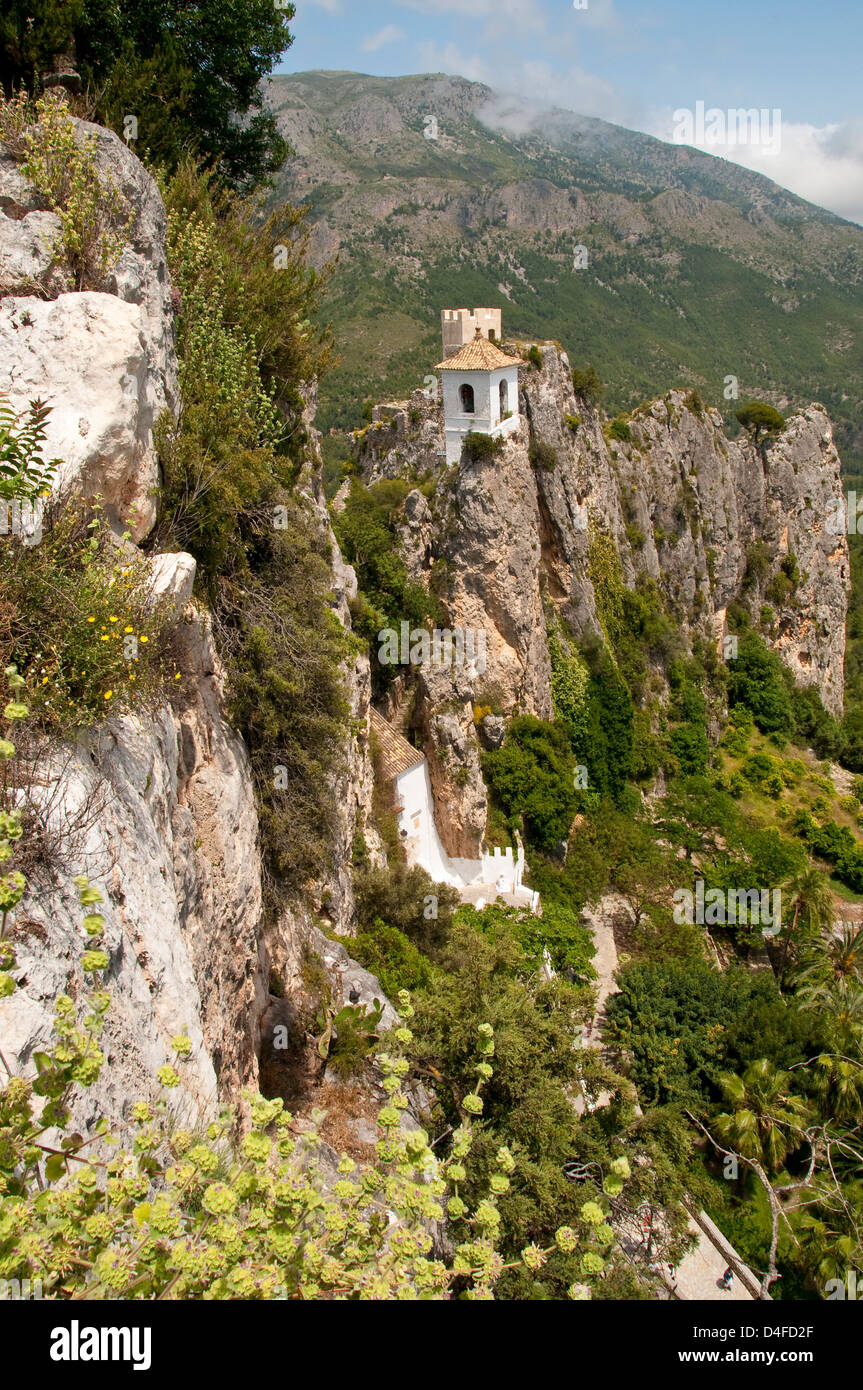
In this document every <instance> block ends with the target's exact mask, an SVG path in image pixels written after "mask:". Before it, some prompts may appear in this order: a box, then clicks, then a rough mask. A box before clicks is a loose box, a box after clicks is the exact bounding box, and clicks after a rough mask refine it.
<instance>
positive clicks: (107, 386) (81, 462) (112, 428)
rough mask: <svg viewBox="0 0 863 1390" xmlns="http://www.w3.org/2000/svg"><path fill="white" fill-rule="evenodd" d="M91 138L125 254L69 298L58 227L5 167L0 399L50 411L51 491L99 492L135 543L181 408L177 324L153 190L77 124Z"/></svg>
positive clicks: (133, 161) (116, 146) (134, 165)
mask: <svg viewBox="0 0 863 1390" xmlns="http://www.w3.org/2000/svg"><path fill="white" fill-rule="evenodd" d="M76 127H77V131H78V134H79V136H80V138H81V139H85V138H87V137H89V136H91V135H94V136H95V138H96V145H95V151H94V157H95V163H96V170H97V174H98V176H99V178H101V179H102V181H103V182H104V183H105V184H106V185H111V186H113V187H114V188H115V189H116V190H117V192H118V193H119V194H120V196H121V198H122V200H123V206H124V207H125V208H126V209H128V212H129V215H130V216H131V223H130V227H129V232H128V246H127V247H126V249H125V250H124V251H123V253H122V255H121V256H120V258H119V260H118V261H117V263H116V264H115V265H114V266H113V267H111V269H110V270H109V271H108V273H107V274H106V275H105V276H104V278H103V280H102V281H101V282H100V283H99V284H98V285H95V286H93V287H92V288H91V289H88V290H87V291H86V292H83V293H77V292H75V286H74V284H73V283H72V279H71V276H70V275H69V273H68V271H67V270H66V269H65V268H64V266H63V265H62V264H61V263H58V262H57V260H56V258H55V257H54V256H53V254H52V248H53V246H54V244H55V241H56V238H57V235H58V233H59V231H60V220H59V218H58V217H56V216H55V215H54V214H53V213H51V212H49V211H46V210H45V207H44V203H43V200H42V199H41V198H40V196H39V194H38V193H37V192H36V190H35V189H34V188H33V187H32V186H31V185H30V184H29V183H28V182H27V180H26V178H25V177H24V175H23V173H22V170H21V167H20V164H18V163H17V162H16V161H14V160H13V159H11V158H10V157H9V155H8V154H5V155H2V157H0V248H2V249H0V295H5V296H6V297H5V298H2V299H0V395H3V396H7V397H8V398H9V401H10V403H11V404H12V405H13V406H14V407H15V409H16V410H19V411H24V410H25V409H26V407H27V405H28V403H29V402H30V401H32V400H35V399H37V398H39V399H41V400H43V401H46V402H47V403H48V404H49V405H50V406H51V415H50V417H49V420H48V429H47V439H46V443H45V447H44V451H43V452H44V457H45V458H46V459H54V458H56V459H60V460H61V461H62V467H61V468H60V470H59V472H58V484H59V485H60V486H62V487H70V488H72V489H73V490H74V491H76V492H79V493H81V494H82V495H84V496H93V495H95V494H96V493H101V494H102V497H103V499H104V504H105V509H106V514H107V515H108V517H109V520H110V521H111V522H112V524H113V525H115V526H116V528H117V529H118V530H123V529H125V528H126V527H127V525H128V528H129V530H130V531H131V532H132V535H133V537H134V538H135V539H136V540H140V539H142V538H143V537H144V536H146V535H147V534H148V533H149V531H150V530H151V529H152V527H153V524H154V522H155V519H156V505H155V500H154V496H153V494H154V490H155V488H156V485H157V483H158V480H159V479H158V467H157V461H156V453H155V449H154V445H153V429H154V426H155V424H156V422H157V420H158V419H159V416H160V415H161V414H162V412H163V411H165V410H169V411H176V409H177V402H178V397H177V389H178V388H177V360H176V352H175V346H174V314H173V308H172V299H171V281H170V276H169V274H168V264H167V253H166V247H165V239H166V233H167V219H166V215H165V208H164V205H163V203H162V200H161V198H160V196H159V192H158V189H157V188H156V185H155V183H154V181H153V179H152V178H151V177H150V175H149V174H148V173H147V171H146V170H145V169H144V166H143V165H142V164H141V163H140V161H139V160H138V159H137V158H136V157H135V156H134V155H133V154H132V153H131V152H130V151H129V150H128V149H127V148H126V146H125V145H124V144H123V142H122V141H121V140H119V139H118V138H117V136H116V135H114V134H113V132H111V131H107V130H104V129H102V128H101V127H98V126H91V125H89V124H88V123H86V122H81V121H79V122H76Z"/></svg>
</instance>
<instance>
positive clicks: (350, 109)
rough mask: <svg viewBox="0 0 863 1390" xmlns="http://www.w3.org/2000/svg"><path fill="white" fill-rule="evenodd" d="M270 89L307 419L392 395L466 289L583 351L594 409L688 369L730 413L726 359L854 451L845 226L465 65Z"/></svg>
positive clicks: (685, 376)
mask: <svg viewBox="0 0 863 1390" xmlns="http://www.w3.org/2000/svg"><path fill="white" fill-rule="evenodd" d="M270 94H271V101H272V103H273V105H274V107H275V109H276V111H277V115H278V118H279V125H280V128H281V129H282V131H283V133H284V134H285V135H286V137H287V138H288V139H289V140H290V142H291V144H292V146H293V148H294V149H295V151H296V154H295V156H294V157H293V158H292V159H291V160H289V161H288V163H287V164H286V165H285V168H284V170H283V171H282V174H281V175H280V177H279V180H278V182H277V185H276V190H275V194H274V196H275V198H276V199H285V200H289V201H296V202H300V203H304V204H306V205H307V206H308V207H309V215H310V219H311V222H312V226H313V238H312V254H313V257H314V259H315V262H316V264H317V265H318V266H319V267H323V266H324V265H326V264H328V263H330V262H332V261H335V262H336V263H335V269H334V273H333V279H332V285H331V293H330V296H329V302H328V313H329V315H330V317H331V318H332V321H333V325H334V327H335V329H336V332H337V335H338V338H339V341H340V348H341V361H340V363H339V365H338V366H337V367H336V368H335V370H334V371H333V373H332V374H331V377H330V378H329V380H328V381H325V382H324V383H323V386H322V391H321V414H320V421H321V424H322V425H323V426H324V428H325V430H326V429H327V428H329V427H336V428H337V429H339V430H342V429H346V428H348V427H350V426H351V425H353V424H356V423H357V418H358V415H359V414H360V413H361V408H362V401H363V399H367V398H370V397H373V398H374V399H376V400H380V399H383V398H385V397H386V396H387V395H393V394H395V395H401V396H404V395H405V394H409V393H410V391H411V390H412V389H414V388H415V387H416V386H417V385H419V384H421V383H422V381H423V378H424V376H425V375H426V373H427V372H428V371H430V367H431V364H432V363H433V362H434V361H436V360H437V353H436V348H435V343H436V339H437V336H438V331H439V328H438V313H439V310H440V309H441V308H443V307H449V306H455V305H456V304H458V305H461V304H465V305H469V306H470V307H473V305H475V304H480V303H481V304H488V305H490V306H493V307H500V308H502V309H504V311H505V313H506V316H507V320H508V323H509V327H510V329H511V331H513V332H514V333H516V334H520V335H524V336H531V335H533V336H536V337H538V338H540V339H541V340H546V339H548V338H553V339H557V340H558V341H560V342H562V344H563V345H564V346H565V347H566V349H567V351H568V352H569V353H570V355H571V356H572V358H573V360H574V361H576V362H586V361H592V362H593V363H594V364H595V365H596V366H597V368H598V370H599V371H600V374H601V375H602V376H603V379H604V380H605V381H606V382H607V383H608V386H609V390H608V402H609V405H610V407H611V408H612V409H613V410H620V409H624V408H625V409H629V408H632V406H634V405H635V404H637V403H638V402H639V401H640V400H643V399H645V398H648V397H651V396H653V395H655V394H657V393H658V392H660V391H663V390H666V389H667V388H668V386H669V385H680V386H687V385H695V386H697V387H698V388H699V389H700V390H701V391H702V393H703V394H704V395H705V398H706V399H708V400H709V401H710V402H711V403H712V404H716V405H717V406H719V408H720V409H722V410H723V413H724V415H725V418H726V421H727V422H728V423H732V422H733V413H734V409H735V408H736V402H735V400H733V399H726V398H725V397H724V392H725V390H726V388H729V389H730V383H729V381H728V378H730V377H736V378H737V382H738V399H739V400H744V399H747V398H750V397H752V396H757V397H761V398H764V399H768V400H771V401H772V402H773V403H774V404H775V405H777V406H778V407H779V408H780V409H788V408H792V409H794V408H801V407H805V406H806V405H808V404H809V403H810V402H811V401H812V400H813V399H819V400H823V401H824V402H825V404H826V405H827V407H828V408H829V410H830V413H831V416H832V417H833V418H834V420H835V421H836V428H837V441H838V442H839V444H840V447H841V450H842V453H843V457H844V458H845V459H846V465H847V466H848V468H849V469H853V468H854V467H855V466H859V460H860V456H861V454H863V414H861V406H860V398H861V396H863V373H861V368H860V366H859V365H858V358H859V356H860V354H859V353H858V354H857V356H856V357H855V353H854V348H855V346H856V345H857V344H859V342H860V335H861V326H863V229H860V228H858V227H857V226H856V225H855V224H853V223H850V222H845V221H843V219H841V218H840V217H838V216H837V215H836V214H834V213H830V212H828V211H826V210H824V209H819V208H816V207H814V206H813V205H811V204H808V203H806V202H805V200H803V199H802V198H799V197H798V196H797V195H796V194H793V193H790V192H788V191H787V190H785V189H782V188H780V187H779V185H776V184H773V183H772V182H771V181H770V180H769V179H767V178H766V177H764V176H763V175H760V174H756V173H754V172H753V171H751V170H747V169H743V168H742V167H740V166H738V165H734V164H732V163H730V162H729V161H726V160H722V159H718V158H716V157H715V156H713V155H709V154H707V153H705V152H703V151H699V150H695V149H691V148H689V147H685V146H678V145H665V144H663V142H662V141H659V140H657V139H655V138H654V137H652V136H648V135H642V134H640V133H638V132H633V131H627V130H626V129H625V128H624V127H618V126H613V125H611V124H610V123H608V122H603V121H599V120H597V119H596V118H592V117H581V116H577V115H574V114H573V113H568V112H563V111H560V110H554V109H550V110H549V111H543V112H536V113H525V111H524V109H523V107H520V106H519V105H518V104H517V103H515V102H513V101H510V100H507V99H505V98H501V97H498V96H496V95H495V94H494V93H493V92H492V90H491V89H490V88H488V87H486V86H484V85H483V84H479V83H472V82H470V81H468V80H467V79H464V78H450V77H446V76H443V75H436V76H435V75H430V76H422V77H406V78H405V77H403V78H373V77H366V76H363V75H362V74H353V73H348V74H333V73H297V74H290V75H284V76H281V77H278V78H276V79H274V81H273V82H272V84H271V89H270ZM430 118H433V119H434V121H436V122H437V127H435V126H434V124H432V122H431V119H430ZM490 122H495V123H496V125H497V128H493V125H492V124H489V123H490ZM507 123H508V124H509V127H510V129H509V130H507V129H506V128H505V127H506V126H507ZM435 129H436V131H437V138H436V139H429V138H426V135H425V134H424V132H428V133H431V134H434V133H435ZM578 246H583V247H584V248H585V250H586V252H587V255H588V262H589V264H588V266H587V267H586V268H585V269H581V270H576V269H574V252H575V250H576V248H577V247H578ZM432 353H435V356H434V357H432V355H431V354H432ZM855 456H856V461H855Z"/></svg>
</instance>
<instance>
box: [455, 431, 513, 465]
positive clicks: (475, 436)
mask: <svg viewBox="0 0 863 1390" xmlns="http://www.w3.org/2000/svg"><path fill="white" fill-rule="evenodd" d="M505 448H506V440H505V439H504V438H503V436H502V435H491V434H483V433H482V432H481V431H479V430H469V431H468V433H467V434H466V435H465V437H464V439H463V441H462V446H461V457H462V462H463V463H487V462H489V460H491V459H493V458H496V457H497V455H498V454H502V453H503V451H504V449H505Z"/></svg>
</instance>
